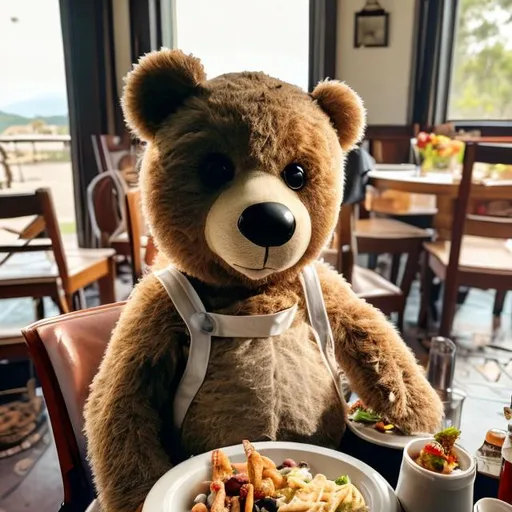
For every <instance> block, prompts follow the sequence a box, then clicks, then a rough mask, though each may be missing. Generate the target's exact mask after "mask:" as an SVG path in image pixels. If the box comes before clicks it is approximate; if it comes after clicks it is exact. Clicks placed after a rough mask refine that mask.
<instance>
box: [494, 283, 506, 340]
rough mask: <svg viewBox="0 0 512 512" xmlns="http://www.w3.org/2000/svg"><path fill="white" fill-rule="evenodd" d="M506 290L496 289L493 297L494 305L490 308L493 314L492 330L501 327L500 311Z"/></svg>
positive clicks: (503, 303)
mask: <svg viewBox="0 0 512 512" xmlns="http://www.w3.org/2000/svg"><path fill="white" fill-rule="evenodd" d="M506 297H507V292H506V291H505V290H496V295H495V297H494V306H493V308H492V316H493V321H492V325H493V331H497V330H498V329H499V328H500V327H501V313H502V312H503V306H504V305H505V299H506Z"/></svg>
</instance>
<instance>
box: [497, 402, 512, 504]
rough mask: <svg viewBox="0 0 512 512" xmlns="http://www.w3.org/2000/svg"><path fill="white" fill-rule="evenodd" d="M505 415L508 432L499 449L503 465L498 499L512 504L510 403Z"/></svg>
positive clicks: (511, 413) (511, 416) (511, 422)
mask: <svg viewBox="0 0 512 512" xmlns="http://www.w3.org/2000/svg"><path fill="white" fill-rule="evenodd" d="M511 402H512V401H511ZM505 417H506V418H507V420H509V422H508V434H507V438H506V439H505V442H504V443H503V448H502V450H501V455H502V457H503V465H502V466H501V475H500V486H499V489H498V499H500V500H502V501H505V502H506V503H510V504H511V505H512V403H511V406H510V407H505Z"/></svg>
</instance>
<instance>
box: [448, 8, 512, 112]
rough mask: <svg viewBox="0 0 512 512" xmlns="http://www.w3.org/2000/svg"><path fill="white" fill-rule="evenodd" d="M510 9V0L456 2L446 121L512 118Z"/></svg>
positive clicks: (511, 33) (511, 27) (511, 29)
mask: <svg viewBox="0 0 512 512" xmlns="http://www.w3.org/2000/svg"><path fill="white" fill-rule="evenodd" d="M511 8H512V4H511V3H510V0H481V1H476V2H475V1H474V0H460V1H459V5H458V9H457V11H458V12H457V26H456V31H455V40H454V48H453V66H452V75H451V81H450V92H449V101H448V119H451V120H465V119H466V120H484V119H489V120H491V119H492V120H508V119H512V101H510V98H511V97H512V73H511V69H512V16H510V13H511Z"/></svg>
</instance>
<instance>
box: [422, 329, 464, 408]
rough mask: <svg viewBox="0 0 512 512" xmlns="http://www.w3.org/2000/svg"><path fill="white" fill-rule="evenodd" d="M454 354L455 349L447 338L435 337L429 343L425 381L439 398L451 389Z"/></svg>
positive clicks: (443, 396) (453, 344)
mask: <svg viewBox="0 0 512 512" xmlns="http://www.w3.org/2000/svg"><path fill="white" fill-rule="evenodd" d="M456 352H457V347H456V345H455V343H453V341H452V340H450V339H449V338H443V337H442V336H436V337H434V338H432V340H431V342H430V353H429V360H428V366H427V379H428V381H429V382H430V384H431V385H432V387H433V388H434V389H435V390H436V391H438V392H439V393H440V394H441V398H445V395H446V392H447V390H449V389H451V388H452V387H453V376H454V373H455V354H456Z"/></svg>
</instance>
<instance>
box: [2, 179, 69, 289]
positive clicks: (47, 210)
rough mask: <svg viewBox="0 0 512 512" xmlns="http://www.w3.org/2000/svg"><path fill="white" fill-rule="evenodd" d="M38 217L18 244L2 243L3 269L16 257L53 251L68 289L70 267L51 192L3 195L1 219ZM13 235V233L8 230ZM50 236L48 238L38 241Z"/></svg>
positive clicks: (20, 235) (43, 190)
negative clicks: (4, 265)
mask: <svg viewBox="0 0 512 512" xmlns="http://www.w3.org/2000/svg"><path fill="white" fill-rule="evenodd" d="M19 217H34V219H33V220H32V221H31V222H30V223H29V224H28V225H27V226H26V227H25V228H24V229H23V230H22V231H21V232H16V231H14V230H12V232H13V233H17V234H18V239H17V240H12V241H7V242H3V243H0V253H2V254H0V266H1V265H2V263H5V261H7V259H8V258H10V257H11V256H12V255H14V254H15V253H24V252H37V251H51V252H53V255H54V258H55V263H56V265H57V269H58V271H59V276H60V278H61V279H62V284H63V286H64V287H66V286H67V284H68V267H67V264H66V258H65V255H64V246H63V243H62V237H61V233H60V229H59V224H58V222H57V215H56V213H55V207H54V205H53V201H52V196H51V193H50V190H49V189H46V188H40V189H38V190H36V191H35V192H18V193H12V192H10V193H4V192H3V191H2V192H0V219H15V218H19ZM8 231H11V230H8ZM43 232H46V235H47V236H48V238H46V239H41V238H37V237H38V236H39V235H41V233H43Z"/></svg>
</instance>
